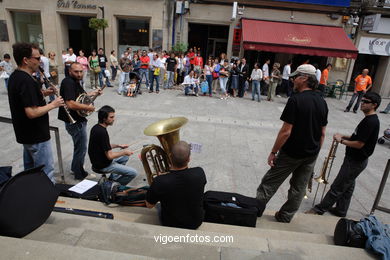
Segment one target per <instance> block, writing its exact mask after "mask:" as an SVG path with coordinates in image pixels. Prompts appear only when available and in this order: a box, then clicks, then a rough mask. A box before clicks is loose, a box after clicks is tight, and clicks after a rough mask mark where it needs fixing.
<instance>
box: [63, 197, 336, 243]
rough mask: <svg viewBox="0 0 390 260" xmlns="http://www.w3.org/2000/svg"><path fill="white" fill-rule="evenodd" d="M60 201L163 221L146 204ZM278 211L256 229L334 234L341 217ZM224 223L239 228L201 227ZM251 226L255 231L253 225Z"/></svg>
mask: <svg viewBox="0 0 390 260" xmlns="http://www.w3.org/2000/svg"><path fill="white" fill-rule="evenodd" d="M58 202H60V203H57V205H56V206H58V207H69V208H79V209H87V210H93V211H102V212H109V213H112V214H113V215H114V218H115V219H118V220H124V221H130V222H136V223H146V224H154V225H159V220H158V217H157V212H156V210H155V209H147V208H142V207H126V206H119V205H115V204H110V205H109V206H107V205H105V204H103V203H101V202H98V201H88V200H81V199H73V198H66V197H59V199H58ZM274 214H275V212H273V211H267V210H266V211H265V212H264V214H263V216H262V217H261V218H258V220H257V224H256V228H258V229H262V230H269V229H271V230H279V231H283V230H284V231H293V232H301V233H312V234H322V235H327V236H333V231H334V228H335V226H336V223H337V221H338V219H339V218H337V217H333V216H318V215H308V214H303V213H298V214H296V215H295V216H294V218H293V220H292V221H291V223H280V222H277V221H276V220H275V218H274ZM221 226H226V229H227V230H229V229H231V228H233V227H235V226H231V225H219V224H212V223H206V222H204V223H203V224H202V225H201V226H200V227H199V229H200V230H208V229H213V230H215V229H214V228H218V227H221ZM248 229H250V230H252V228H248ZM249 232H252V231H249Z"/></svg>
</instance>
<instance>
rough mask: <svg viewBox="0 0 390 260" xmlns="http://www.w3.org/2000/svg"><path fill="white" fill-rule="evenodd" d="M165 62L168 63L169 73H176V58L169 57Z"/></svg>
mask: <svg viewBox="0 0 390 260" xmlns="http://www.w3.org/2000/svg"><path fill="white" fill-rule="evenodd" d="M165 62H166V63H167V71H175V66H176V64H177V61H176V59H175V58H171V57H169V58H168V59H167V60H166V61H165Z"/></svg>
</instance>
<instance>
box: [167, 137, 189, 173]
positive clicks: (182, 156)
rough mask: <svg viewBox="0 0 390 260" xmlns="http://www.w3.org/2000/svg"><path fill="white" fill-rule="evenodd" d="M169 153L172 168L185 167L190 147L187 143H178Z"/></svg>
mask: <svg viewBox="0 0 390 260" xmlns="http://www.w3.org/2000/svg"><path fill="white" fill-rule="evenodd" d="M171 153H172V164H173V166H174V167H176V168H183V167H186V166H187V165H188V162H189V161H190V155H191V146H190V145H189V144H188V143H187V142H184V141H179V142H178V143H176V144H175V145H174V146H173V147H172V151H171Z"/></svg>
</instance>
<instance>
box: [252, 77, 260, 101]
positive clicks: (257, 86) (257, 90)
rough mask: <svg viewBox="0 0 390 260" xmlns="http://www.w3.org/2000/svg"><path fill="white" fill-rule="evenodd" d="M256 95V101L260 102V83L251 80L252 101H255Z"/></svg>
mask: <svg viewBox="0 0 390 260" xmlns="http://www.w3.org/2000/svg"><path fill="white" fill-rule="evenodd" d="M256 93H257V101H259V102H260V100H261V97H260V81H258V80H253V81H252V100H255V96H256Z"/></svg>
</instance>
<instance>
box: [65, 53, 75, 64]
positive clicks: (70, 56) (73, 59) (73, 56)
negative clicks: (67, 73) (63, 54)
mask: <svg viewBox="0 0 390 260" xmlns="http://www.w3.org/2000/svg"><path fill="white" fill-rule="evenodd" d="M66 61H71V62H76V55H75V54H74V53H73V54H72V55H68V57H67V59H66Z"/></svg>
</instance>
